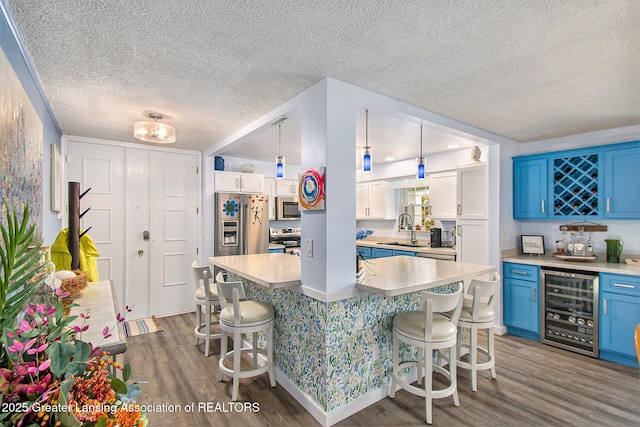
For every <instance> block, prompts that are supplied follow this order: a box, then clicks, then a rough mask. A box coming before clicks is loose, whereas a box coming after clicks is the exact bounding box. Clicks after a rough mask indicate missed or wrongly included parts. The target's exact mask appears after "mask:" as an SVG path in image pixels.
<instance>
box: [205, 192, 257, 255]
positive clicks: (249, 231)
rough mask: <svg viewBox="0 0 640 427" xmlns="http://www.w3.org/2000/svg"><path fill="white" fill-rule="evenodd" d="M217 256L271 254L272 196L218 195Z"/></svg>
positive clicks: (215, 232)
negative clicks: (270, 220)
mask: <svg viewBox="0 0 640 427" xmlns="http://www.w3.org/2000/svg"><path fill="white" fill-rule="evenodd" d="M214 238H215V244H214V252H213V253H214V256H223V255H247V254H263V253H268V252H269V196H267V195H266V194H235V193H216V194H215V225H214Z"/></svg>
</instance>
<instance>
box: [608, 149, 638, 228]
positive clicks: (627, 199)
mask: <svg viewBox="0 0 640 427" xmlns="http://www.w3.org/2000/svg"><path fill="white" fill-rule="evenodd" d="M604 167H605V170H606V171H608V172H607V174H606V175H605V177H604V217H605V218H611V219H614V218H620V219H640V172H639V171H638V169H639V168H640V147H638V146H635V147H629V148H621V149H619V150H608V151H606V152H605V153H604Z"/></svg>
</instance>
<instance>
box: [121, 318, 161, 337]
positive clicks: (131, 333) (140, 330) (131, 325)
mask: <svg viewBox="0 0 640 427" xmlns="http://www.w3.org/2000/svg"><path fill="white" fill-rule="evenodd" d="M162 330H163V329H162V326H161V325H160V321H159V320H158V319H157V318H156V316H151V317H147V318H146V319H138V320H129V321H127V322H124V333H125V335H126V336H127V338H129V337H135V336H136V335H144V334H150V333H152V332H160V331H162Z"/></svg>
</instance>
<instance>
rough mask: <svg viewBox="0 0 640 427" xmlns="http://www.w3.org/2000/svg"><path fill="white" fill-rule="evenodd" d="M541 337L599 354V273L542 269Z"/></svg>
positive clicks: (575, 349)
mask: <svg viewBox="0 0 640 427" xmlns="http://www.w3.org/2000/svg"><path fill="white" fill-rule="evenodd" d="M541 276H542V277H541V279H542V280H541V281H540V282H541V287H542V289H541V292H540V294H541V295H542V297H543V298H541V304H540V308H541V312H540V340H541V341H542V342H543V343H545V344H549V345H553V346H556V347H560V348H563V349H565V350H570V351H574V352H576V353H581V354H585V355H587V356H592V357H598V276H597V275H594V274H593V273H590V272H576V271H571V270H564V271H562V270H549V269H543V270H541Z"/></svg>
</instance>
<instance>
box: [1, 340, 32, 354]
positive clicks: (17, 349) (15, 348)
mask: <svg viewBox="0 0 640 427" xmlns="http://www.w3.org/2000/svg"><path fill="white" fill-rule="evenodd" d="M35 342H36V339H35V338H33V339H31V340H29V341H27V342H26V343H23V342H20V341H18V340H15V339H14V340H13V345H10V346H8V347H7V350H9V351H10V352H11V353H21V352H23V351H25V350H29V349H30V348H31V347H32V346H33V344H35Z"/></svg>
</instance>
